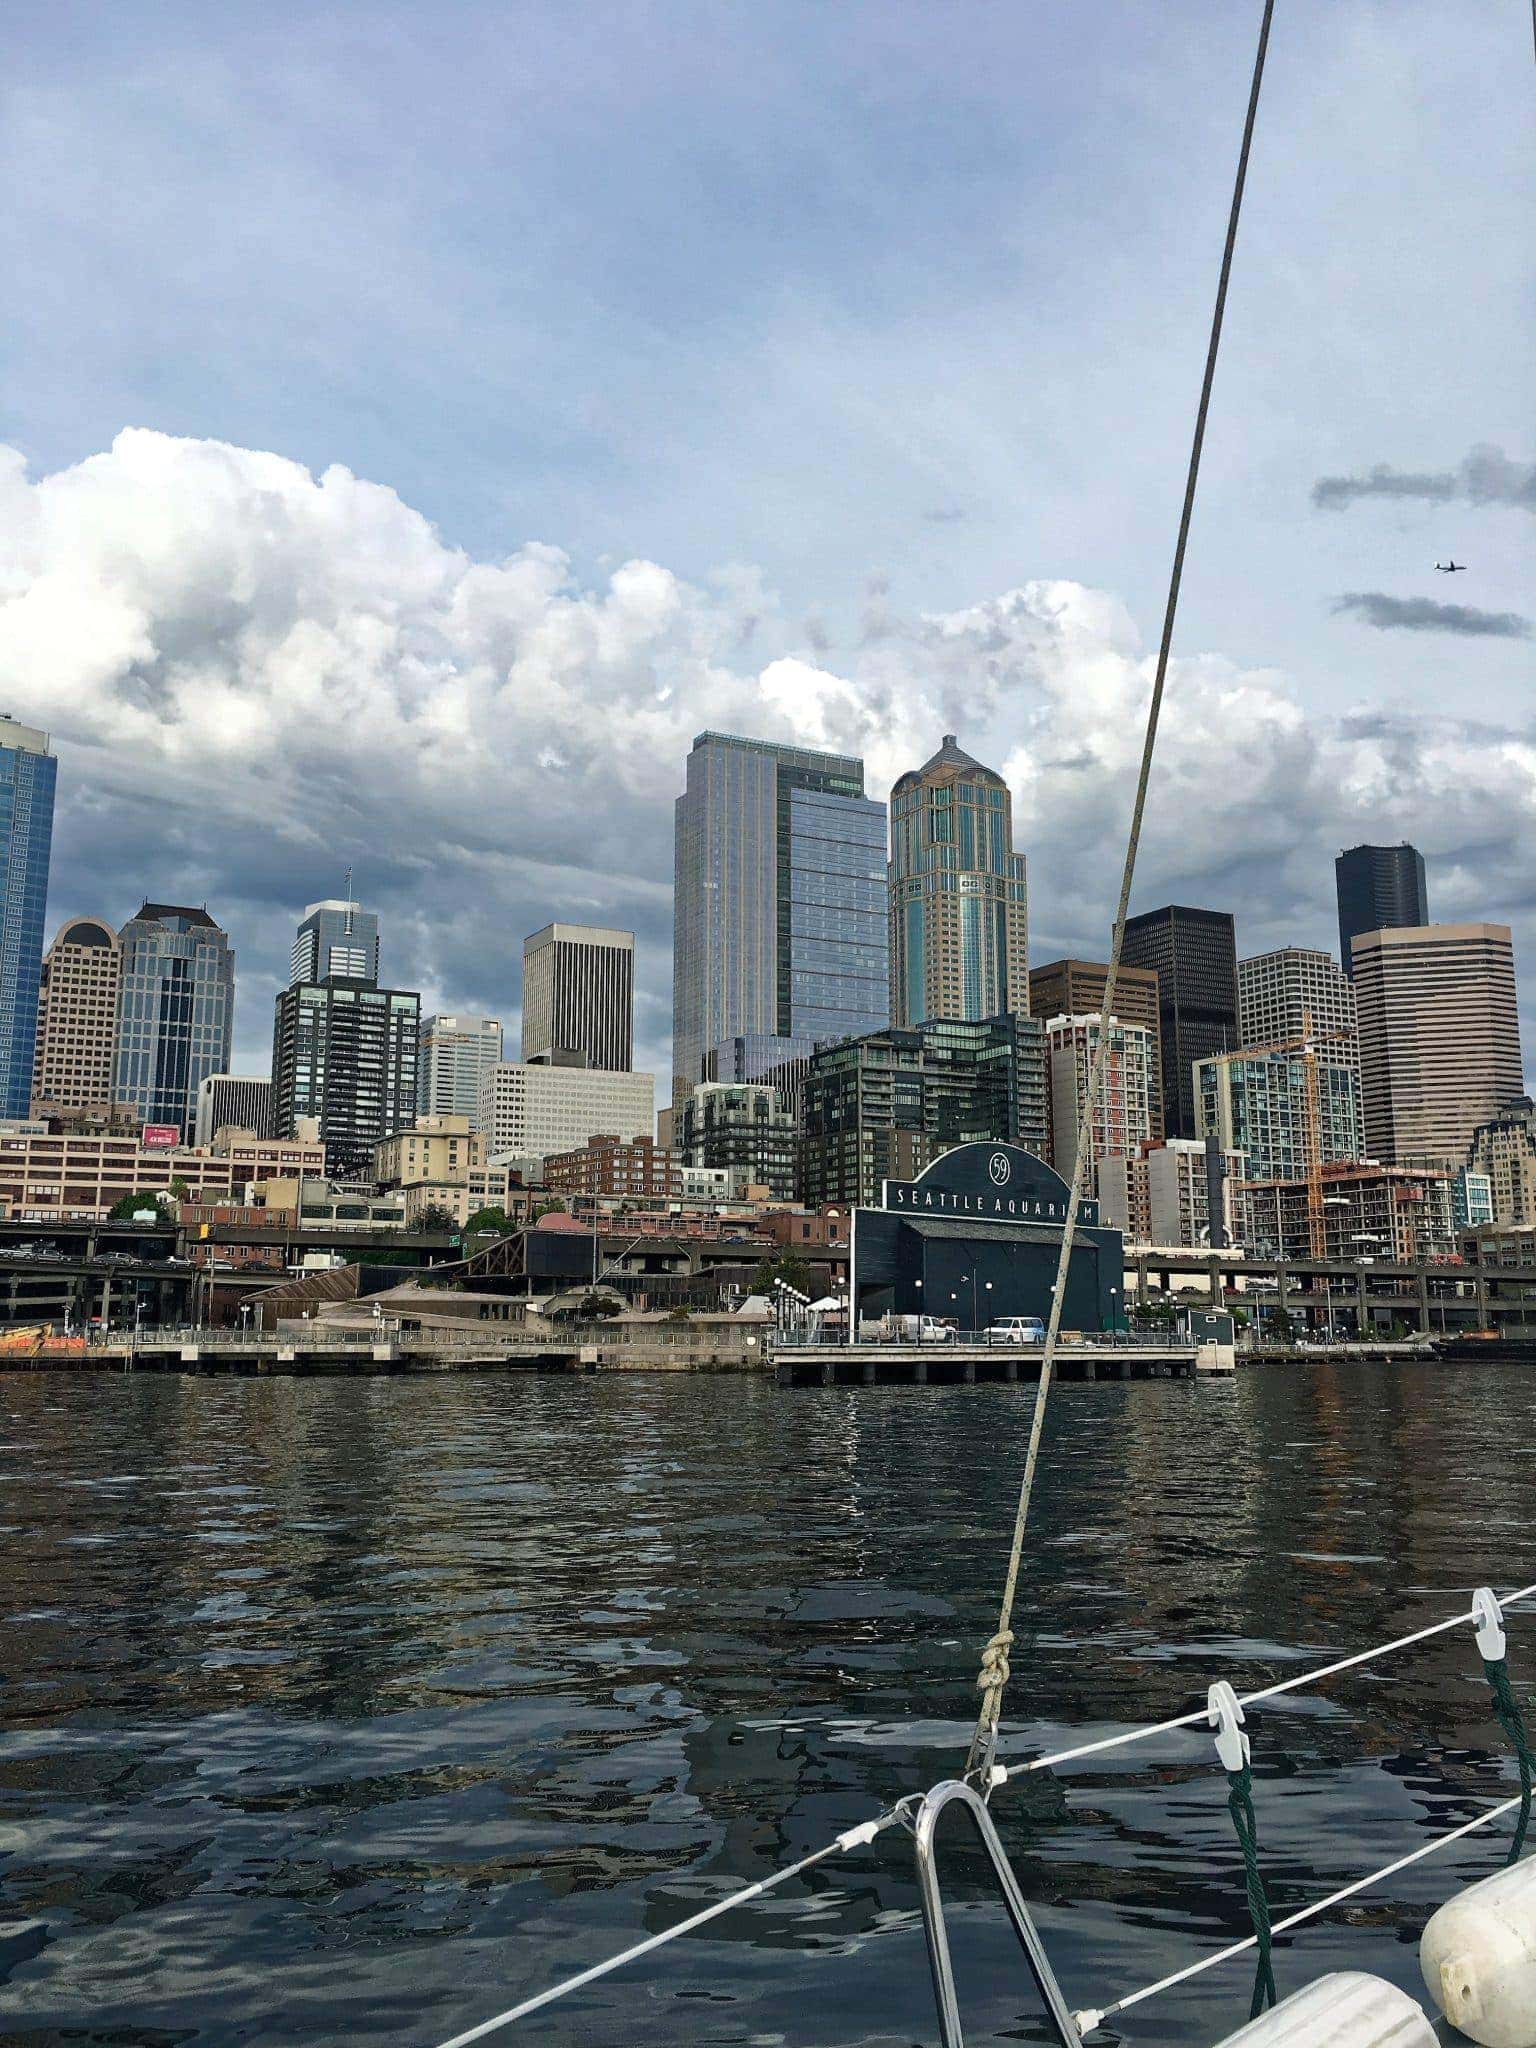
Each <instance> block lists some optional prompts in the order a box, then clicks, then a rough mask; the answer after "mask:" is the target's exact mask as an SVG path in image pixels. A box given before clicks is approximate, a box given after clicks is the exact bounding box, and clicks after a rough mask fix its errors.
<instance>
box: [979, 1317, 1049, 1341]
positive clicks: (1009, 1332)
mask: <svg viewBox="0 0 1536 2048" xmlns="http://www.w3.org/2000/svg"><path fill="white" fill-rule="evenodd" d="M987 1342H988V1343H989V1344H1043V1343H1044V1342H1045V1324H1044V1323H1043V1322H1042V1321H1041V1320H1040V1318H1039V1316H999V1317H998V1319H997V1321H996V1322H995V1323H994V1324H993V1325H992V1326H991V1328H990V1329H989V1330H988V1331H987Z"/></svg>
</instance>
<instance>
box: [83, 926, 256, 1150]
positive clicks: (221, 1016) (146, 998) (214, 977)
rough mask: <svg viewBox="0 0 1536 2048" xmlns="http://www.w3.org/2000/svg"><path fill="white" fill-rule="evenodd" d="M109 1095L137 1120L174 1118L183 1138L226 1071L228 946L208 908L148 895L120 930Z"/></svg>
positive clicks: (230, 991)
mask: <svg viewBox="0 0 1536 2048" xmlns="http://www.w3.org/2000/svg"><path fill="white" fill-rule="evenodd" d="M118 947H119V971H118V982H117V1052H116V1056H115V1059H114V1062H113V1077H112V1098H113V1100H114V1101H115V1102H123V1103H131V1104H132V1106H133V1109H134V1112H135V1114H136V1115H137V1116H138V1118H139V1121H140V1122H141V1123H146V1124H174V1125H175V1126H176V1128H177V1129H178V1130H179V1131H180V1132H181V1134H182V1137H183V1138H184V1140H185V1141H186V1142H187V1143H188V1144H189V1145H190V1144H191V1142H192V1138H193V1134H194V1132H195V1129H196V1125H197V1092H198V1090H199V1088H201V1086H202V1084H203V1082H204V1080H205V1079H206V1078H207V1076H208V1075H209V1074H227V1073H228V1072H229V1057H230V1052H231V1049H232V1047H233V1045H234V1038H235V955H234V951H233V949H232V948H231V946H230V943H229V935H228V933H227V932H225V931H223V930H221V929H220V927H219V926H218V925H217V924H215V923H214V921H213V919H212V918H211V917H210V916H209V915H208V912H207V911H206V910H194V909H191V908H189V907H188V906H187V905H185V904H179V903H146V904H145V905H144V906H143V908H142V909H141V910H140V911H139V912H138V914H137V915H136V916H134V917H130V918H129V920H128V922H127V923H126V924H125V925H124V926H123V929H122V932H121V933H120V934H119V937H118Z"/></svg>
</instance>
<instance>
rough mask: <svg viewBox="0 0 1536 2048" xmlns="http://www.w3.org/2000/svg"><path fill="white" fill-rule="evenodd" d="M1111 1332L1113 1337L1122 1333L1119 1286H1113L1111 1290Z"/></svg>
mask: <svg viewBox="0 0 1536 2048" xmlns="http://www.w3.org/2000/svg"><path fill="white" fill-rule="evenodd" d="M1109 1334H1110V1335H1111V1337H1118V1336H1119V1334H1120V1290H1119V1288H1118V1287H1111V1289H1110V1290H1109Z"/></svg>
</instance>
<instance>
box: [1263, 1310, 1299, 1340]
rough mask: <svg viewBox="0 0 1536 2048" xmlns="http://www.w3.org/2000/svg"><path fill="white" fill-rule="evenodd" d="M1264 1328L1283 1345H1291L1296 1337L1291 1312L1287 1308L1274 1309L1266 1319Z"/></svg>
mask: <svg viewBox="0 0 1536 2048" xmlns="http://www.w3.org/2000/svg"><path fill="white" fill-rule="evenodd" d="M1264 1328H1265V1330H1266V1331H1267V1332H1268V1333H1269V1334H1270V1335H1271V1336H1275V1337H1278V1338H1279V1340H1280V1342H1281V1343H1282V1344H1289V1343H1290V1342H1291V1340H1292V1338H1293V1337H1294V1336H1295V1335H1296V1325H1295V1323H1294V1322H1293V1321H1292V1320H1291V1312H1290V1310H1289V1309H1285V1308H1272V1309H1271V1310H1270V1311H1269V1313H1268V1315H1267V1316H1265V1318H1264Z"/></svg>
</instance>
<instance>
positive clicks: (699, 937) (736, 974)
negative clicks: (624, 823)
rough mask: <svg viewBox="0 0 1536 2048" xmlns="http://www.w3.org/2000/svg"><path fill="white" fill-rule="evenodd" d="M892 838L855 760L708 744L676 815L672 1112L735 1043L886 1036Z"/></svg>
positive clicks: (698, 749) (700, 750) (713, 738)
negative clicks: (708, 1060) (888, 840)
mask: <svg viewBox="0 0 1536 2048" xmlns="http://www.w3.org/2000/svg"><path fill="white" fill-rule="evenodd" d="M885 826H886V818H885V806H884V804H882V803H877V802H875V801H874V800H873V799H872V798H869V797H866V796H865V794H864V764H863V762H862V761H859V760H857V759H855V758H853V757H852V756H850V755H846V754H823V753H814V752H812V751H810V750H809V749H807V748H803V747H785V746H778V745H775V744H772V743H770V742H769V741H766V740H748V739H738V738H735V737H733V736H732V735H730V734H727V733H715V732H704V733H700V734H699V736H698V738H697V739H696V740H695V741H694V743H693V751H692V752H691V753H690V755H689V756H688V782H687V787H686V789H685V790H684V792H683V794H682V795H681V796H680V797H679V798H678V800H677V810H676V852H675V865H674V884H675V886H674V912H673V915H674V930H673V951H672V1101H673V1105H674V1107H677V1108H681V1106H682V1104H683V1103H684V1102H686V1101H687V1099H688V1097H689V1095H690V1094H691V1092H692V1090H693V1088H694V1087H695V1086H696V1085H697V1083H698V1082H699V1081H700V1079H701V1078H702V1074H703V1062H704V1057H705V1055H706V1053H708V1052H709V1051H710V1050H711V1049H712V1048H713V1047H715V1046H717V1045H718V1044H720V1042H721V1041H722V1040H724V1039H730V1038H735V1037H738V1036H746V1035H754V1034H767V1035H772V1036H776V1037H780V1038H784V1039H786V1040H796V1041H800V1042H802V1043H803V1042H804V1041H805V1040H806V1039H811V1040H823V1039H837V1038H847V1037H852V1036H856V1035H858V1034H859V1033H862V1032H866V1031H875V1030H879V1029H880V1028H881V1027H882V1026H883V1025H884V1024H885V1022H886V1020H887V1015H888V1008H887V1006H888V1002H889V990H888V982H889V958H888V939H887V932H886V896H887V892H886V879H885Z"/></svg>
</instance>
